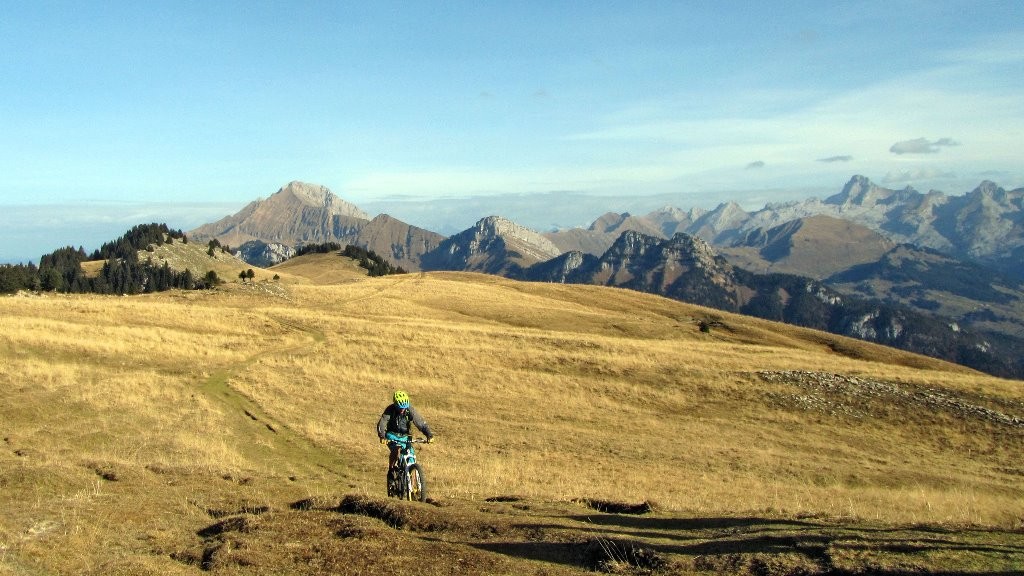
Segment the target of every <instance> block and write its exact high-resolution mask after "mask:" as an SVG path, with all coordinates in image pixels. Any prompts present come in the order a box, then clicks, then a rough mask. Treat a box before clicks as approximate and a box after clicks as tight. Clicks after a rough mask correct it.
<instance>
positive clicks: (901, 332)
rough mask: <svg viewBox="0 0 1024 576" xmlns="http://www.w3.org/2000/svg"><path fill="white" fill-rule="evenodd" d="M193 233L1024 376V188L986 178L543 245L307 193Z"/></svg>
mask: <svg viewBox="0 0 1024 576" xmlns="http://www.w3.org/2000/svg"><path fill="white" fill-rule="evenodd" d="M189 236H190V237H191V238H193V239H195V240H206V239H212V238H216V239H218V240H219V241H220V242H221V243H222V244H225V245H229V246H231V247H232V248H233V249H237V250H239V252H240V255H241V257H242V258H243V259H245V260H246V261H248V262H250V263H252V264H255V265H259V266H268V265H272V264H274V263H276V262H279V261H281V260H283V259H285V258H287V257H288V256H289V255H290V251H293V250H294V249H295V248H296V247H297V246H301V245H304V244H316V243H325V242H339V243H342V244H353V245H356V246H359V247H361V248H367V249H370V250H373V251H375V252H376V253H378V254H380V255H382V256H384V257H385V258H390V259H391V260H392V261H393V262H394V263H395V264H396V265H399V266H402V267H403V268H405V269H407V270H413V271H415V270H458V271H474V272H482V273H488V274H497V275H502V276H507V277H511V278H518V279H523V280H531V281H546V282H565V283H586V284H600V285H608V286H618V287H622V288H630V289H635V290H641V291H644V292H651V293H655V294H661V295H664V296H667V297H670V298H675V299H680V300H685V301H688V302H694V303H698V304H703V305H706V306H712V307H716V308H720V309H723V310H730V311H738V312H743V313H747V314H752V315H756V316H761V317H764V318H769V319H773V320H781V321H785V322H790V323H794V324H801V325H805V326H812V327H815V328H820V329H823V330H828V331H831V332H836V333H842V334H846V335H850V336H855V337H858V338H862V339H867V340H872V341H876V342H881V343H884V344H888V345H891V346H895V347H898V348H903V349H908V350H913V351H917V352H921V353H924V354H928V355H931V356H935V357H940V358H945V359H948V360H952V361H956V362H960V363H963V364H966V365H968V366H973V367H976V368H979V369H982V370H985V371H988V372H991V373H995V374H1000V375H1013V376H1017V377H1022V376H1024V366H1022V365H1021V364H1022V362H1024V361H1022V358H1024V286H1022V281H1024V266H1021V263H1022V260H1024V190H1021V189H1018V190H1013V191H1009V192H1008V191H1006V190H1003V189H1002V188H1000V187H998V186H997V185H996V184H994V183H992V182H987V181H986V182H982V183H981V185H979V186H978V187H977V188H976V189H975V190H973V191H971V192H969V193H967V194H964V195H963V196H947V195H945V194H943V193H942V192H938V191H934V190H933V191H930V192H928V193H920V192H917V191H916V190H914V189H913V188H909V187H908V188H904V189H902V190H890V189H886V188H882V187H879V186H877V185H875V184H873V183H872V182H871V181H870V180H868V179H867V178H865V177H863V176H854V177H853V178H851V180H850V181H849V182H848V183H847V184H846V185H845V186H844V187H843V189H842V191H840V192H839V193H838V194H835V195H833V196H831V197H828V198H826V199H825V200H823V201H822V200H818V199H815V198H811V199H807V200H802V201H797V202H788V203H784V204H769V205H767V206H765V207H764V208H763V209H761V210H758V211H755V212H747V211H744V210H743V209H742V208H740V207H739V206H738V205H737V204H735V203H725V204H721V205H720V206H718V207H717V208H715V209H714V210H710V211H705V210H701V209H697V208H694V209H690V210H683V209H680V208H675V207H666V208H663V209H660V210H657V211H654V212H651V213H650V214H647V215H644V216H635V215H631V214H615V213H608V214H604V215H602V216H600V217H599V218H598V219H597V220H595V221H594V223H593V224H592V225H591V226H590V227H589V228H587V229H582V228H576V229H569V230H559V231H554V232H547V233H543V234H542V233H538V232H535V231H533V230H529V229H528V228H525V227H523V226H520V225H518V224H516V223H514V222H511V221H509V220H507V219H505V218H502V217H500V216H488V217H486V218H483V219H481V220H480V221H479V222H477V224H476V225H475V226H473V227H471V228H469V229H467V230H465V231H463V232H460V233H458V234H454V235H452V236H450V237H447V238H445V237H444V236H442V235H440V234H436V233H434V232H430V231H428V230H424V229H421V228H417V227H415V226H412V225H409V224H406V223H404V222H401V221H399V220H397V219H395V218H392V217H390V216H387V215H380V216H377V217H376V218H373V219H372V220H371V219H370V218H369V215H367V214H365V213H364V212H362V211H361V210H359V209H358V208H357V207H355V206H353V205H352V204H349V203H347V202H345V201H343V200H341V199H340V198H338V197H337V196H335V195H333V194H332V193H331V192H330V191H329V190H327V189H326V188H323V187H322V186H316V185H310V184H304V183H300V182H292V183H290V184H288V185H287V186H285V187H283V188H281V189H280V190H279V191H278V192H277V193H276V194H274V195H272V196H271V197H269V198H267V199H266V200H258V201H256V202H253V203H251V204H250V205H249V206H247V207H245V208H244V209H243V210H241V211H240V212H239V213H237V214H235V215H233V216H229V217H227V218H224V219H222V220H220V221H218V222H216V223H213V224H207V225H204V226H202V227H200V228H197V229H196V230H193V231H191V232H190V233H189Z"/></svg>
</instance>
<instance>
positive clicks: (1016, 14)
mask: <svg viewBox="0 0 1024 576" xmlns="http://www.w3.org/2000/svg"><path fill="white" fill-rule="evenodd" d="M3 12H4V15H3V18H2V19H0V82H2V84H3V86H2V88H3V89H2V90H0V134H2V136H3V137H2V138H0V176H2V178H0V262H3V261H19V260H20V259H23V258H32V259H35V258H37V257H38V255H40V254H41V253H45V252H48V251H50V250H52V249H54V248H57V247H60V246H63V245H65V244H71V245H85V247H86V248H87V249H91V248H95V247H98V244H97V245H93V242H98V241H106V240H110V239H113V238H114V237H116V236H118V235H120V234H121V233H123V232H124V231H125V230H126V229H127V228H128V227H130V226H132V225H134V224H137V223H140V222H145V221H153V220H156V221H164V220H166V219H168V218H173V219H174V221H168V222H167V223H168V224H170V225H171V226H172V227H181V228H184V229H188V228H190V227H193V226H196V225H198V224H201V223H203V222H207V221H212V220H215V219H217V218H219V217H221V216H223V215H225V214H227V213H230V212H234V211H236V210H237V209H239V208H241V207H242V206H243V205H244V204H246V203H248V202H249V201H251V200H254V199H256V198H258V197H266V196H268V195H270V194H272V193H273V192H274V191H276V190H277V189H278V188H279V187H281V186H282V185H284V184H286V183H287V182H289V181H291V180H303V181H307V182H315V183H318V184H323V185H326V186H328V187H329V188H331V190H332V191H334V192H335V193H336V194H338V195H340V196H342V197H343V198H345V199H346V200H349V201H352V202H355V203H356V204H358V205H360V206H363V207H365V206H372V205H374V203H375V202H378V201H388V202H391V203H392V204H391V205H392V206H393V205H394V201H395V200H396V199H401V198H409V199H411V200H415V201H417V202H423V201H424V200H429V199H432V198H439V197H445V198H451V197H462V196H487V195H502V194H534V193H536V194H547V193H549V192H552V191H571V192H573V193H586V194H594V195H607V196H609V197H611V196H615V197H620V198H621V197H627V196H648V195H656V194H658V195H664V194H678V196H679V201H678V202H677V203H676V204H677V205H678V206H679V207H681V208H689V207H691V206H705V207H710V206H714V205H715V204H717V203H718V202H720V201H724V200H737V201H740V202H741V203H743V204H744V205H745V207H748V208H755V207H757V206H753V205H750V204H751V203H754V202H758V201H761V200H762V199H763V198H766V197H768V196H773V197H775V198H776V199H778V198H780V197H784V196H785V195H786V194H787V193H791V194H803V193H804V192H805V191H807V190H823V191H824V190H827V191H829V193H831V192H834V191H837V190H838V189H839V188H841V186H842V185H843V184H844V183H845V182H846V180H848V179H849V177H850V176H851V175H852V174H864V175H866V176H868V177H870V178H872V179H873V180H875V181H876V182H878V183H880V184H883V185H886V186H889V187H903V186H906V185H913V186H914V187H915V188H918V189H929V188H937V189H940V190H943V191H946V192H947V193H954V194H959V193H963V192H965V191H967V190H970V189H972V188H973V187H974V186H976V185H977V184H978V182H980V181H981V180H982V179H990V180H994V181H996V182H997V183H999V184H1000V185H1002V186H1004V187H1007V188H1014V187H1019V186H1021V185H1024V164H1022V162H1021V158H1022V156H1021V153H1020V142H1021V140H1022V137H1024V97H1022V96H1021V94H1024V91H1022V88H1024V3H1021V2H1019V1H1017V2H976V1H967V2H943V1H921V2H893V1H888V2H843V3H826V2H790V3H785V4H779V3H764V2H722V3H707V2H700V3H697V2H693V3H691V2H668V3H659V2H500V3H499V2H496V3H487V2H446V3H425V2H409V3H384V2H374V3H369V5H364V4H362V3H349V2H340V1H339V2H283V1H280V2H250V1H245V2H229V1H220V2H142V3H139V2H132V3H122V2H102V3H100V2H97V3H87V2H67V3H64V2H45V1H39V2H9V3H5V6H4V9H3ZM766 191H771V192H770V194H769V193H768V192H766ZM798 191H799V192H798ZM551 197H552V196H551V195H550V194H547V195H546V196H545V198H548V199H550V198H551ZM799 197H802V196H799ZM41 206H42V208H40V207H41ZM610 209H614V207H613V206H610ZM39 213H45V214H47V215H48V219H47V220H46V221H45V222H39V223H35V222H32V215H34V214H39ZM150 215H152V216H151V217H150ZM485 215H486V214H479V215H477V216H478V217H482V216H485ZM598 215H599V214H592V215H585V216H586V217H591V218H592V217H597V216H598ZM396 216H398V217H401V214H396ZM162 217H167V218H162ZM132 218H142V220H138V221H132V220H131V219H132ZM584 219H585V218H584ZM412 223H414V224H415V223H416V222H412ZM527 224H529V223H527ZM94 227H95V228H96V231H95V232H93V228H94ZM108 229H109V230H112V233H108V232H104V231H105V230H108ZM76 230H77V231H78V232H77V233H78V234H79V235H78V236H76V235H75V234H76ZM87 231H88V234H87ZM103 234H105V235H103ZM93 235H98V236H96V237H97V238H98V239H99V240H93V239H92V238H93ZM31 238H37V240H36V241H35V242H36V244H33V240H31ZM39 238H42V240H41V241H42V242H49V244H52V245H43V246H42V247H41V248H40V249H37V244H38V241H39V240H38V239H39ZM79 238H80V239H79Z"/></svg>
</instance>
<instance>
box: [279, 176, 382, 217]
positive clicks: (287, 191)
mask: <svg viewBox="0 0 1024 576" xmlns="http://www.w3.org/2000/svg"><path fill="white" fill-rule="evenodd" d="M278 195H280V196H281V197H282V198H284V197H287V196H292V197H294V198H295V199H296V200H298V201H299V202H300V203H301V204H304V205H306V206H310V207H313V208H322V209H324V210H326V212H327V213H328V214H331V215H338V216H349V217H352V218H359V219H362V220H369V219H370V216H369V214H367V213H366V212H363V211H362V210H360V209H359V208H358V207H357V206H356V205H354V204H351V203H349V202H346V201H345V200H342V199H341V198H340V197H338V196H337V195H335V194H334V193H333V192H331V191H330V190H329V189H328V188H327V187H326V186H321V185H319V184H309V183H306V182H299V181H297V180H294V181H292V182H289V183H288V184H287V185H285V186H283V187H282V188H281V189H280V190H278V191H277V193H276V194H274V196H278ZM274 196H271V200H273V199H274ZM268 201H270V200H268Z"/></svg>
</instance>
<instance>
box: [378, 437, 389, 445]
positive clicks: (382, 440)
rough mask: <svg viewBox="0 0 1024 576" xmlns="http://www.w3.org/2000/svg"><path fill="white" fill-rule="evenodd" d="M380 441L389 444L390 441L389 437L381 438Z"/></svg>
mask: <svg viewBox="0 0 1024 576" xmlns="http://www.w3.org/2000/svg"><path fill="white" fill-rule="evenodd" d="M380 443H381V444H387V443H388V439H387V438H381V439H380Z"/></svg>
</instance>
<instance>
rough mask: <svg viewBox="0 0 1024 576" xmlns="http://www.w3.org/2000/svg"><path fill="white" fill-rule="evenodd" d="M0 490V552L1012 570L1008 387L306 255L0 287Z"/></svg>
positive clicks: (1023, 568) (830, 349) (660, 317)
mask: <svg viewBox="0 0 1024 576" xmlns="http://www.w3.org/2000/svg"><path fill="white" fill-rule="evenodd" d="M275 275H276V276H277V279H274V278H273V276H275ZM221 276H222V277H224V278H235V277H236V276H237V272H235V273H234V275H232V274H231V271H226V272H224V273H221ZM395 389H404V390H407V391H408V392H409V394H410V395H411V397H412V401H413V404H414V405H415V406H416V407H417V408H418V409H419V410H420V411H421V412H422V414H423V415H424V416H425V417H426V419H427V420H428V422H429V423H430V425H431V427H432V428H433V430H434V431H435V433H436V434H437V441H436V442H435V443H433V444H431V445H426V446H423V447H422V448H420V449H419V456H420V462H421V463H422V464H423V466H424V469H425V472H426V478H427V481H428V486H427V490H428V495H429V497H430V499H429V501H428V502H426V503H406V502H399V501H397V500H389V499H387V498H386V497H385V493H384V468H385V466H386V461H387V451H386V449H385V448H384V447H382V446H381V445H380V444H379V443H378V442H377V437H376V431H375V425H376V422H377V419H378V417H379V416H380V413H381V411H382V410H383V409H384V407H385V406H386V405H387V404H388V403H389V402H390V397H391V394H392V392H393V391H394V390H395ZM0 511H2V512H0V575H6V574H19V575H20V574H40V575H42V574H89V575H100V574H103V575H106V574H151V575H161V576H171V575H197V574H204V573H211V574H217V575H229V574H394V573H398V572H409V573H415V574H549V575H561V574H586V573H594V572H611V573H622V574H757V575H764V574H792V575H796V574H892V575H895V574H987V575H992V574H1020V573H1022V572H1024V383H1021V382H1019V381H1010V380H1000V379H996V378H992V377H988V376H985V375H981V374H978V373H976V372H973V371H970V370H968V369H965V368H962V367H959V366H955V365H952V364H948V363H943V362H940V361H936V360H932V359H929V358H925V357H922V356H915V355H911V354H907V353H903V352H900V351H897V350H893V349H889V348H883V347H879V346H875V345H871V344H867V343H864V342H859V341H856V340H850V339H846V338H842V337H838V336H833V335H829V334H824V333H821V332H814V331H810V330H803V329H799V328H794V327H790V326H785V325H781V324H775V323H770V322H765V321H760V320H756V319H752V318H747V317H742V316H735V315H730V314H726V313H722V312H718V311H715V310H711V309H707V308H701V307H697V306H692V305H688V304H684V303H680V302H675V301H672V300H667V299H664V298H659V297H655V296H650V295H646V294H640V293H636V292H632V291H628V290H621V289H609V288H599V287H588V286H564V285H558V284H531V283H519V282H513V281H509V280H504V279H501V278H497V277H491V276H484V275H476V274H456V273H429V274H407V275H399V276H388V277H383V278H367V277H366V276H365V275H364V273H363V271H361V269H359V268H358V267H356V266H355V265H354V264H353V263H352V262H351V261H349V260H347V259H344V258H341V257H339V256H337V255H333V254H329V255H310V256H304V257H301V258H297V259H294V260H292V261H289V262H286V263H285V264H283V265H280V266H278V267H275V268H273V269H269V270H259V271H258V274H257V277H256V280H255V281H254V282H249V283H241V282H239V281H237V280H235V281H231V282H228V283H227V284H225V285H223V286H222V287H220V288H218V289H216V290H211V291H196V292H182V291H172V292H166V293H161V294H152V295H142V296H129V297H109V296H103V297H101V296H88V295H75V296H67V295H57V294H43V295H29V294H21V295H17V296H7V297H2V298H0Z"/></svg>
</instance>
